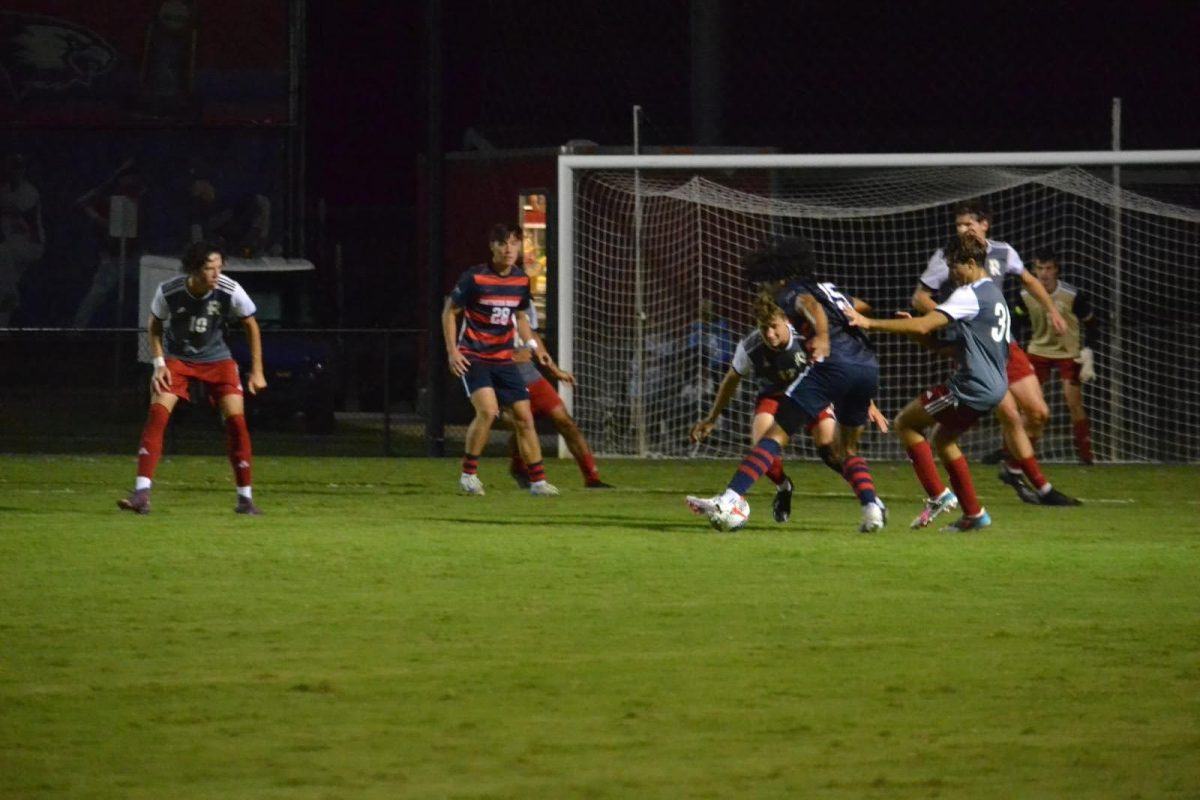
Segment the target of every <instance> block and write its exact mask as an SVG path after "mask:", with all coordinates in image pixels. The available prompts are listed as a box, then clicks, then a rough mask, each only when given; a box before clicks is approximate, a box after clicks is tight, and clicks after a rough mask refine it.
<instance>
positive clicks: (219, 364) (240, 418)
mask: <svg viewBox="0 0 1200 800" xmlns="http://www.w3.org/2000/svg"><path fill="white" fill-rule="evenodd" d="M224 266H225V257H224V255H223V254H222V253H221V250H220V248H218V247H217V246H216V245H213V244H210V243H208V242H196V243H195V244H192V245H190V246H189V247H188V249H187V250H186V251H185V252H184V255H183V270H184V274H183V275H179V276H177V277H174V278H171V279H170V280H166V281H163V282H162V283H161V284H159V287H158V289H156V290H155V292H154V299H153V300H152V301H151V302H150V318H149V323H148V328H149V331H148V334H147V338H148V339H149V343H150V356H151V358H152V359H153V362H154V375H153V376H152V377H151V379H150V410H149V412H148V413H147V415H146V424H145V426H144V427H143V428H142V441H141V446H140V447H139V448H138V466H137V480H136V482H135V483H134V490H133V492H132V493H131V494H130V495H129V497H127V498H124V499H122V500H118V501H117V506H118V507H119V508H121V509H124V510H125V511H133V512H135V513H137V514H148V513H150V486H151V484H152V482H153V479H154V472H155V469H156V468H157V466H158V461H159V459H160V458H161V457H162V448H163V433H164V432H165V431H166V429H167V422H168V421H170V418H171V412H172V411H174V410H175V404H176V403H178V402H179V400H181V399H183V400H189V401H190V399H191V396H190V395H189V392H188V381H189V380H193V381H198V382H200V383H202V384H204V386H205V388H206V389H207V390H208V397H209V399H210V401H212V402H214V403H215V404H216V406H217V408H218V410H219V411H220V412H221V418H222V419H223V420H224V423H225V435H226V442H227V447H228V452H229V463H230V465H232V467H233V476H234V481H235V482H236V484H237V505H236V506H234V509H233V510H234V511H235V512H237V513H238V514H249V515H252V516H257V515H259V514H261V513H262V511H261V510H260V509H259V508H258V506H256V505H255V504H254V499H253V492H252V490H251V483H250V477H251V475H250V461H251V451H250V431H249V429H248V428H247V427H246V412H245V400H244V396H243V392H242V382H241V379H240V378H239V376H238V366H237V362H236V361H234V360H233V357H232V356H231V355H230V352H229V346H228V345H227V344H226V343H225V329H226V327H227V326H228V324H229V322H230V320H238V321H240V322H241V324H242V329H243V330H244V331H245V333H246V341H247V343H248V344H249V346H250V374H249V375H248V376H247V379H246V383H247V388H248V389H249V390H250V394H258V393H259V392H260V391H262V390H263V389H265V388H266V387H267V381H266V378H264V377H263V361H262V336H261V334H260V332H259V329H258V321H257V320H256V319H255V318H254V313H255V311H256V310H257V309H256V307H255V305H254V301H253V300H251V299H250V296H249V295H248V294H246V290H245V289H243V288H242V287H241V285H240V284H239V283H238V282H237V281H235V280H233V279H232V278H229V277H227V276H225V275H222V274H221V270H222V269H223V268H224Z"/></svg>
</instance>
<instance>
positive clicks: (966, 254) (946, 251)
mask: <svg viewBox="0 0 1200 800" xmlns="http://www.w3.org/2000/svg"><path fill="white" fill-rule="evenodd" d="M942 255H943V256H945V258H946V263H947V264H949V265H951V266H953V265H954V264H965V263H967V262H968V261H974V262H975V263H976V264H978V265H979V266H981V267H983V266H985V265H986V264H987V245H986V244H984V243H983V242H981V241H979V240H978V239H976V238H975V237H974V236H972V235H970V234H969V233H964V234H963V235H961V236H952V237H950V240H949V241H948V242H946V244H945V246H944V247H942Z"/></svg>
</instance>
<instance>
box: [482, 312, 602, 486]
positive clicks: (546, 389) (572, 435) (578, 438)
mask: <svg viewBox="0 0 1200 800" xmlns="http://www.w3.org/2000/svg"><path fill="white" fill-rule="evenodd" d="M529 323H530V328H531V329H532V331H533V339H531V340H530V341H525V340H524V339H522V338H521V337H520V336H519V335H518V336H517V337H516V340H515V341H514V349H513V363H515V364H516V365H517V369H519V370H520V371H521V376H522V377H523V378H524V379H525V385H526V386H527V387H529V405H530V410H531V411H532V412H533V416H534V419H537V418H538V417H544V418H546V419H549V420H550V422H551V423H553V424H554V429H555V430H556V431H558V435H559V436H561V437H563V441H565V442H566V443H567V449H568V450H570V451H571V455H572V456H573V457H574V458H575V463H576V464H578V465H579V471H580V472H581V473H583V486H584V488H585V489H612V488H613V486H612V484H609V483H605V482H604V481H603V480H601V479H600V471H599V470H598V469H597V468H596V457H595V456H594V455H593V454H592V448H591V447H590V446H589V445H588V442H587V439H585V438H584V436H583V431H581V430H579V426H578V425H577V424H576V423H575V419H574V418H573V417H572V416H571V414H570V412H568V411H567V407H566V405H564V404H563V401H562V398H561V397H559V396H558V392H557V391H555V389H554V386H553V385H552V384H551V383H550V381H548V380H546V377H545V376H544V375H542V373H541V371H539V370H538V368H537V365H536V363H535V358H534V354H535V353H544V354H546V360H545V361H539V362H538V363H542V364H543V365H544V366H545V369H546V372H548V373H549V374H550V375H551V377H553V378H554V379H555V380H557V381H562V382H563V383H567V384H570V385H572V386H574V385H575V376H574V375H572V374H571V373H570V372H567V371H566V370H564V369H561V368H560V367H559V366H558V364H556V363H555V361H554V357H553V356H551V355H550V354H549V350H547V348H546V342H545V341H544V340H543V339H542V337H541V334H539V333H538V332H537V327H538V326H537V310H536V309H535V308H534V307H533V306H530V311H529ZM514 324H515V323H514ZM501 420H502V422H503V423H504V424H505V425H507V426H510V427H511V425H512V419H511V415H510V414H509V413H508V412H507V411H505V412H504V414H502V415H501ZM508 455H509V466H508V472H509V474H510V475H512V477H513V480H515V481H516V482H517V485H518V486H520V487H521V488H522V489H528V488H529V485H530V483H529V470H528V469H527V468H526V466H525V461H524V459H522V458H521V451H520V448H519V447H518V446H517V437H516V434H514V435H513V436H512V437H511V438H509V440H508Z"/></svg>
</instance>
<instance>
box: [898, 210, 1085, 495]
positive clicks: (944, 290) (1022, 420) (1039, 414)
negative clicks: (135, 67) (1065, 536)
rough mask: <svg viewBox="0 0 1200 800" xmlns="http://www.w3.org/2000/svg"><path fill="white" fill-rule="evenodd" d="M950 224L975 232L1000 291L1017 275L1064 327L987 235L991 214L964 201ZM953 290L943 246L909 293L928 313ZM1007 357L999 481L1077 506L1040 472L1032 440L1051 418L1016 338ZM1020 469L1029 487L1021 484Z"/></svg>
mask: <svg viewBox="0 0 1200 800" xmlns="http://www.w3.org/2000/svg"><path fill="white" fill-rule="evenodd" d="M954 226H955V229H956V231H957V232H958V234H959V235H960V236H961V235H963V234H968V235H971V236H974V237H975V238H976V239H978V240H979V241H980V242H982V243H984V244H985V246H986V247H987V259H986V263H985V264H983V265H982V266H983V267H984V269H985V270H986V271H987V272H988V275H989V276H990V277H991V278H992V279H993V280H994V281H995V282H996V285H997V287H999V288H1000V289H1001V291H1003V288H1004V286H1003V281H1004V277H1005V276H1006V275H1016V276H1018V277H1019V278H1020V280H1021V284H1022V286H1024V287H1025V288H1026V289H1027V290H1028V291H1029V292H1030V293H1031V294H1032V295H1033V297H1034V298H1035V299H1036V300H1037V301H1038V302H1039V303H1040V304H1041V305H1042V307H1043V308H1045V309H1046V314H1047V317H1048V319H1049V322H1050V325H1051V326H1052V327H1053V328H1054V330H1055V331H1058V332H1062V331H1065V330H1066V323H1065V322H1064V321H1063V318H1062V315H1061V314H1059V313H1058V309H1057V308H1055V306H1054V302H1053V301H1052V300H1051V299H1050V296H1049V295H1048V294H1047V293H1046V290H1045V288H1044V287H1043V286H1042V285H1041V283H1039V282H1038V280H1037V278H1035V277H1033V276H1032V275H1031V274H1029V272H1028V271H1027V270H1026V269H1025V264H1024V263H1023V262H1022V261H1021V257H1020V256H1019V255H1018V254H1017V251H1016V250H1015V249H1014V248H1013V247H1012V246H1011V245H1010V244H1008V243H1007V242H1001V241H997V240H994V239H989V238H987V235H988V231H989V230H990V228H991V215H990V214H989V213H988V211H987V210H986V209H984V208H983V206H982V205H980V204H978V203H968V204H965V205H962V206H960V207H959V208H958V209H956V210H955V215H954ZM950 291H953V283H952V280H951V277H950V268H949V266H948V264H947V263H946V258H945V255H944V254H943V252H942V251H941V250H938V251H936V252H935V253H934V254H933V256H932V257H931V258H930V259H929V264H928V266H927V267H926V268H925V272H924V273H922V274H921V280H920V283H918V284H917V288H916V290H915V291H914V292H913V296H912V305H913V308H915V309H916V310H917V311H919V312H921V313H922V314H926V313H928V312H930V311H932V310H933V309H934V308H935V307H936V306H937V300H936V299H935V298H937V297H941V298H943V299H944V298H945V297H946V296H947V295H948V294H949V292H950ZM1008 345H1009V359H1008V373H1007V374H1008V393H1007V394H1006V395H1005V397H1004V399H1003V400H1001V402H1000V405H999V406H998V407H997V409H996V417H997V419H998V420H999V421H1000V427H1001V429H1002V430H1003V438H1004V444H1005V448H1006V460H1007V463H1006V464H1005V465H1004V466H1003V467H1002V468H1001V469H1000V480H1001V481H1003V482H1004V483H1007V484H1008V485H1009V486H1011V487H1013V489H1014V490H1015V491H1016V493H1017V496H1018V497H1020V498H1021V499H1022V500H1023V501H1025V502H1027V503H1034V504H1040V505H1047V506H1070V505H1079V501H1078V500H1075V499H1073V498H1071V497H1068V496H1067V495H1065V494H1063V493H1062V492H1060V491H1058V490H1057V489H1055V488H1054V486H1053V485H1051V483H1050V481H1048V480H1046V476H1045V475H1043V474H1042V469H1041V466H1040V465H1039V464H1038V461H1037V456H1036V455H1035V451H1034V442H1035V441H1036V440H1037V437H1038V436H1039V435H1040V433H1041V431H1042V428H1043V427H1044V426H1045V424H1046V419H1047V418H1048V417H1049V416H1050V409H1049V407H1048V406H1047V405H1046V398H1045V397H1044V396H1043V395H1042V387H1041V385H1040V384H1039V383H1038V381H1037V376H1036V375H1035V374H1034V371H1033V367H1032V366H1031V365H1030V363H1029V359H1028V358H1027V357H1026V356H1025V351H1023V350H1022V349H1021V347H1020V345H1018V344H1017V343H1016V342H1015V341H1010V342H1009V343H1008ZM1022 473H1024V474H1025V477H1027V478H1028V479H1029V482H1030V483H1032V484H1033V489H1030V488H1029V486H1027V485H1026V484H1025V481H1024V480H1022V478H1021V474H1022Z"/></svg>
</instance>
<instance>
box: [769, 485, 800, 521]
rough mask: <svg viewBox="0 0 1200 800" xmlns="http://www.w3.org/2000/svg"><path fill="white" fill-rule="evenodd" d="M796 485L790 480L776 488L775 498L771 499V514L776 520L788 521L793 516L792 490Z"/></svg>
mask: <svg viewBox="0 0 1200 800" xmlns="http://www.w3.org/2000/svg"><path fill="white" fill-rule="evenodd" d="M794 488H795V487H794V486H792V482H791V481H790V480H789V481H787V482H785V483H784V484H783V485H782V486H780V487H779V488H778V489H776V490H775V499H774V500H772V501H771V515H772V516H773V517H775V521H776V522H780V523H783V522H787V521H788V519H790V518H791V516H792V491H793V489H794Z"/></svg>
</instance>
